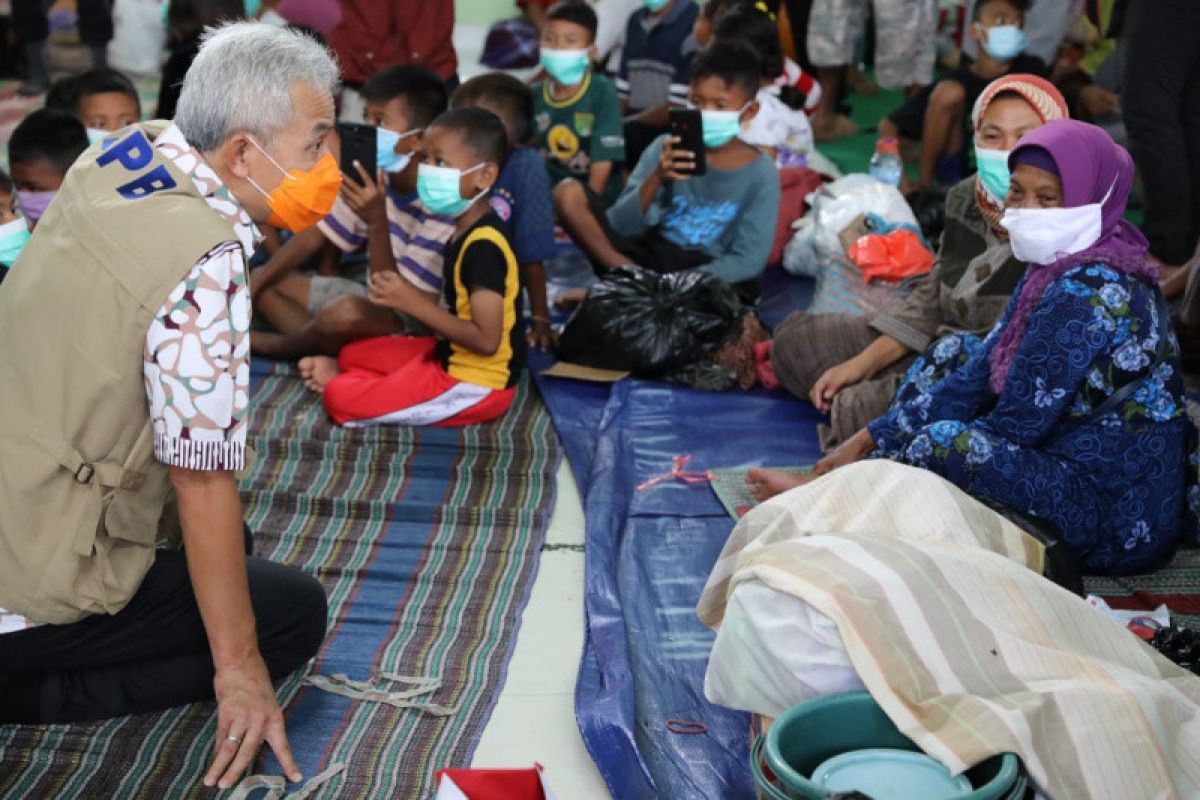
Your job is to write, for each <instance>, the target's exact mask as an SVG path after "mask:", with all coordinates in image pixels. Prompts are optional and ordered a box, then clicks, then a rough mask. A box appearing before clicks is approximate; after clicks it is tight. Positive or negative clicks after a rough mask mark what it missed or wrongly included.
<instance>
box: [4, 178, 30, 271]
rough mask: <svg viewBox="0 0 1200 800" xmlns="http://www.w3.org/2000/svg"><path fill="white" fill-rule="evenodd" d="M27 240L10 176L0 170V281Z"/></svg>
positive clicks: (26, 227)
mask: <svg viewBox="0 0 1200 800" xmlns="http://www.w3.org/2000/svg"><path fill="white" fill-rule="evenodd" d="M28 241H29V226H28V225H27V224H26V223H25V218H24V217H22V216H21V214H20V211H19V209H18V208H17V196H16V195H15V194H14V193H13V182H12V178H10V177H8V173H6V172H5V171H4V170H0V283H3V282H4V278H5V277H6V276H7V275H8V270H9V269H10V268H11V267H12V265H13V262H15V261H16V260H17V256H19V255H20V254H21V250H22V249H24V247H25V243H26V242H28Z"/></svg>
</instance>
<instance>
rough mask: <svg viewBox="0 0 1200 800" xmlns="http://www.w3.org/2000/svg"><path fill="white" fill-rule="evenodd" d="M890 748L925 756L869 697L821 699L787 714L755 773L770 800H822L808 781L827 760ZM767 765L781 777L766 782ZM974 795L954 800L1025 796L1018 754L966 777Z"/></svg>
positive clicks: (761, 745) (762, 741)
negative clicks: (852, 753) (853, 753)
mask: <svg viewBox="0 0 1200 800" xmlns="http://www.w3.org/2000/svg"><path fill="white" fill-rule="evenodd" d="M871 747H890V748H896V749H899V750H913V751H918V752H919V751H920V748H918V747H917V745H916V743H915V742H913V741H912V740H911V739H909V738H908V737H907V736H905V735H904V734H902V733H900V731H899V730H897V729H896V726H895V725H893V724H892V721H891V720H890V719H888V717H887V714H884V713H883V709H882V708H880V707H879V704H878V703H876V702H875V700H874V699H873V698H872V697H871V695H870V694H868V693H867V692H850V693H847V694H835V695H828V696H825V697H818V698H816V699H815V700H810V701H808V702H807V703H801V704H800V705H798V706H794V707H792V708H790V709H788V710H787V711H785V712H784V713H783V715H782V716H780V717H779V718H778V719H776V720H775V723H774V724H773V725H772V726H771V729H770V730H769V731H767V733H766V735H765V736H760V737H758V739H757V740H756V741H755V742H754V746H753V747H752V748H751V751H750V769H751V771H752V773H753V775H754V782H755V783H756V784H757V786H758V790H759V793H760V796H761V797H763V798H766V799H767V800H796V799H797V798H802V799H803V800H822V799H823V798H824V797H825V795H826V790H825V789H823V788H822V787H820V786H818V785H817V784H815V783H813V782H812V781H811V780H809V776H810V775H812V773H813V770H815V769H816V768H817V766H819V765H820V764H821V763H822V762H824V761H825V760H826V759H829V758H832V757H833V756H836V755H840V754H842V753H848V752H851V751H853V750H863V749H866V748H871ZM764 765H765V766H766V768H767V769H769V770H770V771H771V772H772V773H774V774H775V776H776V781H775V782H772V781H771V780H770V779H768V778H767V776H766V773H765V771H764V769H763V767H764ZM966 776H967V778H968V779H969V780H970V781H971V786H972V787H974V788H973V789H972V791H970V792H967V793H964V794H960V795H957V796H956V797H955V798H954V800H1009V799H1010V798H1013V799H1014V800H1015V799H1016V798H1020V797H1022V796H1023V795H1024V794H1025V788H1026V786H1027V782H1026V780H1025V776H1024V774H1023V772H1022V770H1021V761H1020V759H1019V758H1017V756H1016V755H1015V754H1013V753H1004V754H1003V755H999V756H995V757H994V758H989V759H988V760H987V761H984V762H983V763H981V764H976V765H975V766H974V767H972V768H971V769H969V770H967V772H966Z"/></svg>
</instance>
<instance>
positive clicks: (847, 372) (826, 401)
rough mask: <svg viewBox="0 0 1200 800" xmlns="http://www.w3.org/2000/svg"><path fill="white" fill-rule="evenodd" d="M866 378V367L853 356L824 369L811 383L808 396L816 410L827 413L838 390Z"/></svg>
mask: <svg viewBox="0 0 1200 800" xmlns="http://www.w3.org/2000/svg"><path fill="white" fill-rule="evenodd" d="M866 378H867V369H866V367H865V366H863V364H862V363H861V362H860V361H859V359H858V358H857V357H855V358H852V359H850V360H849V361H843V362H842V363H841V364H838V365H837V366H836V367H830V368H829V369H827V370H825V373H824V374H823V375H821V377H819V378H817V382H816V383H814V384H813V388H812V391H811V392H809V395H808V397H809V399H810V400H811V401H812V404H813V405H814V406H816V407H817V410H818V411H820V412H821V413H823V414H828V413H829V409H830V408H831V407H832V406H833V398H834V397H836V396H837V393H838V392H840V391H841V390H842V389H845V388H847V387H850V386H853V385H855V384H856V383H861V382H862V381H863V380H865V379H866Z"/></svg>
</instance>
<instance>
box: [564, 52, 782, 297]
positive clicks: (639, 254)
mask: <svg viewBox="0 0 1200 800" xmlns="http://www.w3.org/2000/svg"><path fill="white" fill-rule="evenodd" d="M759 73H760V67H759V63H758V60H757V59H756V58H755V55H754V53H753V52H752V51H750V50H749V49H748V48H746V47H745V46H744V45H740V44H734V43H726V42H716V43H714V44H713V45H711V46H710V47H708V48H706V49H705V50H703V51H701V53H700V55H698V56H697V57H696V61H695V63H694V64H693V66H692V81H691V86H690V89H689V100H690V102H691V104H692V105H693V106H694V107H696V108H698V109H700V113H701V116H702V126H703V138H704V143H705V159H706V162H707V171H706V172H705V174H703V175H693V174H691V169H692V159H693V154H692V153H688V152H684V151H682V150H677V149H675V148H676V146H677V145H678V142H679V140H678V138H677V137H671V136H662V137H659V138H658V139H657V140H655V141H654V142H653V143H652V144H651V145H650V147H648V148H647V149H646V152H645V153H643V154H642V157H641V159H640V160H639V161H638V163H637V166H636V167H635V168H634V170H633V173H632V174H631V175H630V176H629V183H628V185H627V186H626V187H625V191H624V192H622V193H621V196H620V198H619V199H618V200H617V202H616V203H615V204H614V205H613V206H612V207H611V208H609V209H608V210H607V212H606V211H605V210H604V209H603V208H602V207H601V206H600V205H599V203H598V202H597V200H596V198H595V197H594V196H591V197H589V196H588V194H587V192H586V191H585V190H584V188H583V186H582V184H580V183H579V182H578V181H565V182H563V183H561V184H559V185H558V186H557V187H556V188H555V191H554V201H555V209H556V211H557V212H558V218H559V220H560V221H561V222H562V225H563V227H564V228H565V229H566V230H567V232H568V233H569V234H570V235H571V238H572V239H573V240H574V241H575V244H576V245H578V246H579V247H580V249H582V250H583V251H584V253H586V254H587V256H588V258H589V259H590V260H591V262H592V266H593V267H594V268H595V269H596V271H597V273H600V274H603V273H604V272H606V271H608V270H610V269H615V268H617V267H621V266H624V265H626V264H631V263H633V264H637V265H639V266H641V267H644V268H647V269H652V270H655V271H657V272H678V271H681V270H686V269H700V270H703V271H705V272H708V273H711V274H713V275H715V276H717V277H718V278H721V279H723V280H725V281H727V282H729V283H740V282H742V281H749V280H751V279H753V278H756V277H758V275H759V274H760V273H761V272H762V271H763V268H764V267H765V266H766V261H767V255H768V254H769V253H770V250H771V244H772V241H773V239H774V235H775V233H774V231H775V219H776V215H777V213H778V209H779V173H778V171H777V170H776V168H775V164H774V163H773V162H772V160H771V159H770V158H769V157H768V156H766V155H764V154H762V153H760V152H759V151H758V150H756V149H754V148H753V147H751V146H750V145H747V144H745V143H744V142H742V141H741V140H739V139H738V134H739V132H740V131H741V130H742V129H743V128H745V127H746V126H747V125H748V124H749V123H750V121H751V120H752V119H753V118H754V115H755V113H756V112H757V110H758V108H757V103H756V102H755V100H754V98H755V95H756V94H757V92H758V89H759Z"/></svg>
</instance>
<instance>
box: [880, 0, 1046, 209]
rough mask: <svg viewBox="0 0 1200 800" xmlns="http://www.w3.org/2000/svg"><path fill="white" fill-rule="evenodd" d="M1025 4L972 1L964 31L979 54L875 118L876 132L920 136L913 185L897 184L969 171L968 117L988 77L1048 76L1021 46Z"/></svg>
mask: <svg viewBox="0 0 1200 800" xmlns="http://www.w3.org/2000/svg"><path fill="white" fill-rule="evenodd" d="M1028 8H1029V0H981V2H979V3H976V5H975V14H974V17H973V18H972V20H971V23H970V27H969V28H968V30H967V35H968V36H969V37H970V38H971V39H973V40H974V41H975V42H976V43H978V45H979V54H978V57H977V58H976V59H975V60H974V61H970V60H967V61H966V63H964V64H963V65H961V66H959V67H958V68H957V69H955V70H953V71H951V72H950V73H949V74H947V75H946V77H945V78H943V79H942V80H940V81H938V82H937V83H936V84H934V85H932V86H927V87H925V88H924V89H922V90H921V91H920V92H918V93H917V94H915V95H913V96H912V97H911V98H909V100H908V101H907V102H905V104H904V105H903V106H901V107H900V108H899V109H897V110H896V111H894V112H893V113H892V114H890V115H889V116H888V117H887V118H886V119H884V120H883V122H881V123H880V124H879V135H880V136H890V137H892V138H899V139H902V140H905V141H907V142H910V143H911V142H920V156H919V159H918V173H917V174H918V177H917V183H916V186H915V187H911V186H910V185H909V183H908V182H907V180H906V181H905V183H904V185H903V187H902V188H904V189H905V190H908V189H910V188H915V189H917V190H928V189H932V188H933V187H934V186H935V185H937V184H949V183H955V182H957V181H958V180H960V179H961V178H962V177H964V175H966V174H967V173H968V172H969V170H968V169H967V168H966V167H967V164H966V153H967V150H968V148H967V145H968V144H969V141H970V139H969V136H968V134H969V131H968V129H967V122H968V117H969V115H970V111H971V108H972V107H973V106H974V104H975V100H976V99H977V98H978V97H979V95H981V94H982V93H983V90H984V89H985V88H987V85H988V84H989V83H991V82H992V81H994V80H996V79H997V78H1001V77H1003V76H1005V75H1008V74H1011V73H1028V74H1032V75H1037V76H1039V77H1042V78H1046V77H1048V76H1049V73H1050V70H1049V68H1048V67H1047V66H1046V62H1044V61H1042V60H1041V59H1040V58H1038V57H1037V56H1034V55H1030V54H1029V53H1026V52H1025V47H1026V38H1025V33H1024V31H1023V30H1022V26H1023V25H1024V24H1025V12H1026V10H1028ZM904 150H911V147H910V148H902V152H903V151H904Z"/></svg>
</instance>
